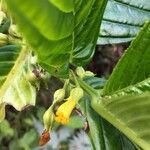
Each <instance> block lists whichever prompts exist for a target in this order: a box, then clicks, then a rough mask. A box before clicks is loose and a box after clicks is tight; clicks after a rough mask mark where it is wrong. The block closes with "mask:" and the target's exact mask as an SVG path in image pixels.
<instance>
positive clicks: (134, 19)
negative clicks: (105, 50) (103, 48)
mask: <svg viewBox="0 0 150 150" xmlns="http://www.w3.org/2000/svg"><path fill="white" fill-rule="evenodd" d="M146 20H150V2H149V1H148V0H108V3H107V7H106V10H105V13H104V17H103V21H102V25H101V30H100V35H99V39H98V41H97V44H109V43H122V42H128V41H131V40H132V39H133V38H134V37H135V36H136V35H137V33H138V31H139V30H140V28H141V26H143V24H144V22H145V21H146Z"/></svg>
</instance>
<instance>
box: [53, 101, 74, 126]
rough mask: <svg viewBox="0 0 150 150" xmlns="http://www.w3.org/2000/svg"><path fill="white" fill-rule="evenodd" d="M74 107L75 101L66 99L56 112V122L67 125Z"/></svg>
mask: <svg viewBox="0 0 150 150" xmlns="http://www.w3.org/2000/svg"><path fill="white" fill-rule="evenodd" d="M75 106H76V101H75V100H72V99H68V100H67V101H66V102H64V103H63V104H62V105H61V106H60V107H59V108H58V109H57V111H56V116H55V120H56V122H58V123H61V124H67V123H68V122H69V117H70V114H71V112H72V110H73V109H74V107H75Z"/></svg>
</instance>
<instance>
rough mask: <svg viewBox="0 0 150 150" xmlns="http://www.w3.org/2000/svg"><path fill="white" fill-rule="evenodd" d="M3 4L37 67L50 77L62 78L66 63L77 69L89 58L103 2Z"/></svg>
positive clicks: (46, 0) (47, 0)
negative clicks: (26, 43)
mask: <svg viewBox="0 0 150 150" xmlns="http://www.w3.org/2000/svg"><path fill="white" fill-rule="evenodd" d="M6 2H7V4H8V7H9V8H10V10H11V12H12V14H13V16H14V17H15V19H16V21H17V25H18V26H19V27H20V30H21V31H22V33H23V35H24V37H25V38H26V40H27V42H28V43H29V44H30V45H31V46H32V48H33V49H34V50H35V52H36V54H37V55H38V61H39V63H40V64H41V66H43V67H44V68H45V69H47V70H48V71H49V72H50V73H52V74H53V75H55V76H57V75H59V76H61V77H65V75H66V74H67V69H68V63H69V62H70V63H75V64H78V65H79V64H80V65H81V64H85V63H87V61H89V60H90V58H91V57H92V55H93V53H94V46H95V44H96V40H97V37H98V32H99V25H100V23H101V22H100V21H99V22H97V20H101V19H102V16H103V12H104V8H105V5H106V3H107V1H106V0H101V1H97V0H86V1H79V0H76V1H75V3H73V4H72V1H70V2H69V5H68V4H67V5H68V6H67V5H64V4H65V3H67V2H68V1H67V0H65V1H64V2H62V1H57V0H43V1H42V2H41V0H30V1H22V0H6ZM31 6H32V9H31ZM72 6H73V8H72ZM93 29H94V31H93Z"/></svg>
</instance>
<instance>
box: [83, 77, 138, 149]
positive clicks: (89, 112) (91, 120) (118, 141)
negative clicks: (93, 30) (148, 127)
mask: <svg viewBox="0 0 150 150" xmlns="http://www.w3.org/2000/svg"><path fill="white" fill-rule="evenodd" d="M84 80H85V82H87V83H88V84H89V85H91V86H92V87H93V88H96V89H97V90H98V89H99V88H102V87H103V85H104V79H101V78H96V77H88V78H86V79H84ZM97 83H98V84H97ZM80 107H81V108H82V111H83V112H84V114H85V115H86V118H87V121H88V124H89V137H90V140H91V143H92V147H93V149H96V150H121V149H128V150H135V149H136V148H135V146H134V145H133V144H132V143H131V142H130V141H129V140H128V139H127V138H126V137H125V136H124V135H122V134H121V133H120V132H119V131H118V130H117V129H116V128H114V127H113V126H112V125H111V124H110V123H109V122H107V121H106V120H104V119H103V118H102V117H100V116H99V115H98V114H97V113H96V112H95V111H94V110H93V109H92V108H91V105H90V97H89V96H88V95H86V96H85V97H84V98H83V100H82V101H81V103H80Z"/></svg>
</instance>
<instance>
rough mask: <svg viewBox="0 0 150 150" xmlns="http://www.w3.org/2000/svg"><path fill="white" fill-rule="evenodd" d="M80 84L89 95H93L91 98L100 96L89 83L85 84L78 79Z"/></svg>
mask: <svg viewBox="0 0 150 150" xmlns="http://www.w3.org/2000/svg"><path fill="white" fill-rule="evenodd" d="M77 81H78V83H79V84H80V86H81V87H82V88H83V89H84V90H85V91H86V92H87V93H88V94H89V95H91V97H95V96H96V97H97V96H99V93H98V92H97V91H96V90H95V89H94V88H92V87H91V86H90V85H88V84H87V83H85V82H84V81H83V80H81V79H80V78H77Z"/></svg>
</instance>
